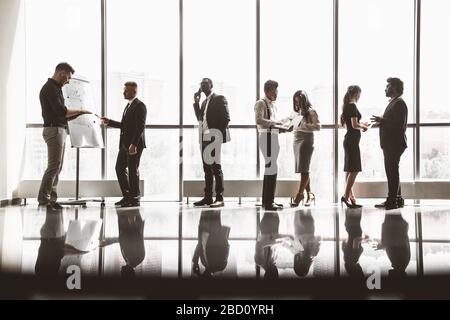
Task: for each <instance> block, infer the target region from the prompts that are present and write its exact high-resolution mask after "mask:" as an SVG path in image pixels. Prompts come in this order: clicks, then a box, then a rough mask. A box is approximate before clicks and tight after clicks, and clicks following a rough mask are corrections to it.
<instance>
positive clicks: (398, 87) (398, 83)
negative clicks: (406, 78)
mask: <svg viewBox="0 0 450 320" xmlns="http://www.w3.org/2000/svg"><path fill="white" fill-rule="evenodd" d="M387 82H388V83H389V84H390V85H391V86H393V87H394V88H395V91H397V93H399V94H403V81H402V80H400V79H399V78H388V79H387Z"/></svg>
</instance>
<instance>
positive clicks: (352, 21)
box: [339, 0, 414, 123]
mask: <svg viewBox="0 0 450 320" xmlns="http://www.w3.org/2000/svg"><path fill="white" fill-rule="evenodd" d="M413 71H414V1H411V0H397V1H390V0H341V1H339V84H340V86H339V103H341V102H342V99H343V97H344V94H345V92H346V90H347V87H348V86H349V85H354V84H356V85H359V86H360V87H361V89H362V94H361V99H360V101H359V104H358V106H359V109H360V111H361V113H362V115H363V118H364V119H365V120H368V119H369V118H370V116H371V115H382V114H383V112H384V109H385V107H386V106H387V104H388V100H387V98H386V96H385V92H384V89H385V87H386V84H387V82H386V79H387V78H389V77H397V78H400V79H402V80H403V82H404V84H405V91H404V94H403V98H404V100H405V102H406V104H407V105H408V110H409V117H408V122H410V123H412V122H413V114H414V112H413V93H414V91H413ZM339 109H340V106H339Z"/></svg>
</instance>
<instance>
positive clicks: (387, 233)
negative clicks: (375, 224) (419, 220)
mask: <svg viewBox="0 0 450 320" xmlns="http://www.w3.org/2000/svg"><path fill="white" fill-rule="evenodd" d="M408 229H409V224H408V222H406V220H405V219H403V216H402V215H401V214H386V215H385V217H384V222H383V225H382V229H381V244H380V245H379V249H381V248H384V250H385V251H386V255H387V256H388V258H389V260H390V261H391V266H392V269H391V270H389V276H392V277H398V276H400V277H401V276H406V268H407V267H408V264H409V262H410V260H411V248H410V244H409V236H408Z"/></svg>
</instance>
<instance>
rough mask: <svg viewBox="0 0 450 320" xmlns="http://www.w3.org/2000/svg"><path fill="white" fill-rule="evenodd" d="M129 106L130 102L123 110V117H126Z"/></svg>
mask: <svg viewBox="0 0 450 320" xmlns="http://www.w3.org/2000/svg"><path fill="white" fill-rule="evenodd" d="M129 107H130V103H128V104H127V106H126V107H125V110H124V111H123V115H122V118H123V117H125V115H126V114H127V111H128V108H129Z"/></svg>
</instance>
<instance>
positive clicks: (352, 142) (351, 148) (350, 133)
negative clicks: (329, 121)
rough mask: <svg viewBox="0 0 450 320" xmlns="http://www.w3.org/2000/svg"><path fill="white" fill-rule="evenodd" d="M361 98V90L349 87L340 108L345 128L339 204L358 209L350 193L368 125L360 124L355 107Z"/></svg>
mask: <svg viewBox="0 0 450 320" xmlns="http://www.w3.org/2000/svg"><path fill="white" fill-rule="evenodd" d="M360 96H361V88H360V87H358V86H350V87H348V89H347V93H346V94H345V96H344V104H343V106H342V115H341V125H342V126H345V127H346V128H347V133H346V134H345V138H344V152H345V160H344V171H345V192H344V195H343V196H342V197H341V203H345V204H346V205H347V207H350V208H358V207H361V205H358V204H356V199H355V196H354V194H353V191H352V187H353V184H354V183H355V180H356V176H357V175H358V173H359V172H361V153H360V151H359V140H360V139H361V130H362V131H367V129H368V123H363V122H360V120H361V113H360V112H359V110H358V108H357V107H356V103H357V102H358V100H359V97H360Z"/></svg>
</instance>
